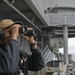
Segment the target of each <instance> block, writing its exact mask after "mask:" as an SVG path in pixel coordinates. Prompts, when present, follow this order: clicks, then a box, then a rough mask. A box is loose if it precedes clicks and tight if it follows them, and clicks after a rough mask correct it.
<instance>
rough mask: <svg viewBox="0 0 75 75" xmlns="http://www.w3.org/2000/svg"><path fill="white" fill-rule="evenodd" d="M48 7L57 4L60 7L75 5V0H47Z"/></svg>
mask: <svg viewBox="0 0 75 75" xmlns="http://www.w3.org/2000/svg"><path fill="white" fill-rule="evenodd" d="M46 2H47V7H51V6H54V5H56V4H57V6H58V7H75V0H46Z"/></svg>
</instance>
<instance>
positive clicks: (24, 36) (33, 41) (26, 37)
mask: <svg viewBox="0 0 75 75" xmlns="http://www.w3.org/2000/svg"><path fill="white" fill-rule="evenodd" d="M27 29H28V30H31V29H32V28H27ZM22 36H23V38H24V39H26V40H27V41H28V42H29V44H33V43H35V40H34V36H27V35H24V34H22ZM33 48H37V45H36V44H35V45H34V46H33Z"/></svg>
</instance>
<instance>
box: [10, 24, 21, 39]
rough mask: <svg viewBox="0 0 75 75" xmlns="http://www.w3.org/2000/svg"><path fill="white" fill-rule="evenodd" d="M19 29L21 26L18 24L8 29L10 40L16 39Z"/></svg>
mask: <svg viewBox="0 0 75 75" xmlns="http://www.w3.org/2000/svg"><path fill="white" fill-rule="evenodd" d="M19 27H21V25H19V24H15V25H13V26H11V29H10V33H11V39H15V40H17V37H18V35H19Z"/></svg>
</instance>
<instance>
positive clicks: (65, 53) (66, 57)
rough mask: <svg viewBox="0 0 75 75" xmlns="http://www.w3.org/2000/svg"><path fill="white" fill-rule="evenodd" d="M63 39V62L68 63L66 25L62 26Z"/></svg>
mask: <svg viewBox="0 0 75 75" xmlns="http://www.w3.org/2000/svg"><path fill="white" fill-rule="evenodd" d="M63 38H64V39H63V40H64V64H68V27H67V26H66V25H64V26H63Z"/></svg>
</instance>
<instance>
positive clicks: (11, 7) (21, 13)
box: [3, 0, 42, 32]
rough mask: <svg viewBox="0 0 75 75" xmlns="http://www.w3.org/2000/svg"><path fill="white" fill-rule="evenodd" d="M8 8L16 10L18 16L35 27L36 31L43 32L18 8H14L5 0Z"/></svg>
mask: <svg viewBox="0 0 75 75" xmlns="http://www.w3.org/2000/svg"><path fill="white" fill-rule="evenodd" d="M3 2H4V3H6V4H7V5H8V6H10V7H11V8H12V9H13V10H15V11H16V12H17V13H18V14H20V15H21V16H22V17H23V18H24V19H25V20H27V21H28V22H29V23H30V24H31V25H33V26H34V27H35V28H36V29H38V30H39V31H40V32H42V31H41V30H40V29H39V28H38V27H37V26H36V25H35V24H34V23H32V22H31V21H30V20H29V19H28V18H27V17H26V16H25V15H24V14H22V13H21V12H20V11H19V10H18V9H17V8H16V7H14V6H13V5H12V4H10V2H9V1H8V0H3Z"/></svg>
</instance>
